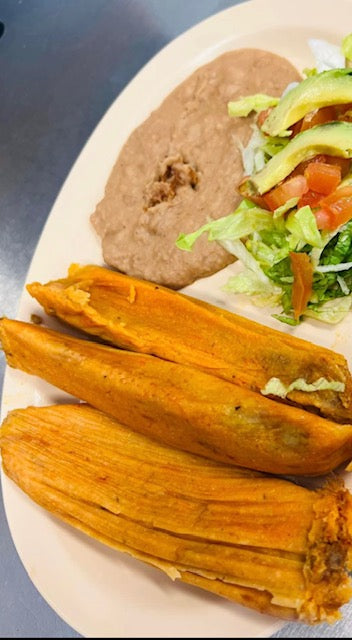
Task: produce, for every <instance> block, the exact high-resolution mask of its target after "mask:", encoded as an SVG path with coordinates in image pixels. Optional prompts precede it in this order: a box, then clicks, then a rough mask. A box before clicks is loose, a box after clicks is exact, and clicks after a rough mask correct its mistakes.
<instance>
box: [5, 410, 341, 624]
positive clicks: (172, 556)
mask: <svg viewBox="0 0 352 640" xmlns="http://www.w3.org/2000/svg"><path fill="white" fill-rule="evenodd" d="M0 446H1V454H2V463H3V468H4V471H5V473H6V474H7V475H8V476H9V477H10V478H11V479H12V480H14V481H15V482H16V483H17V485H18V486H19V487H20V488H21V489H22V490H23V491H25V492H26V493H27V494H28V496H29V497H30V498H31V499H33V500H34V501H35V502H37V503H38V504H39V505H41V506H42V507H44V508H45V509H47V510H48V511H50V512H51V513H53V514H54V515H55V516H57V517H58V518H60V519H61V520H63V521H65V522H67V523H69V524H70V525H72V526H73V527H76V528H77V529H79V530H81V531H83V532H84V533H86V534H88V535H89V536H91V537H93V538H95V539H97V540H99V541H100V542H102V543H104V544H106V545H109V546H110V547H113V548H115V549H118V550H120V551H123V552H126V553H128V554H130V555H132V556H134V557H135V558H137V559H139V560H142V561H144V562H146V563H148V564H151V565H153V566H154V567H157V568H159V569H161V570H162V571H164V572H165V573H166V574H167V575H168V576H169V577H170V578H172V579H173V580H177V579H179V580H181V581H184V582H186V583H189V584H192V585H195V586H198V587H201V588H203V589H206V590H209V591H211V592H213V593H215V594H218V595H220V596H223V597H225V598H228V599H230V600H232V601H234V602H236V603H240V604H242V605H245V606H247V607H251V608H253V609H256V610H259V611H260V612H263V613H269V614H272V615H276V616H278V617H281V618H284V619H289V620H292V619H299V620H300V621H302V622H304V623H307V624H314V623H317V622H322V621H327V622H334V621H335V620H336V619H337V618H339V617H340V612H339V608H340V607H341V606H342V605H343V604H344V603H346V602H347V601H348V600H349V598H350V597H351V595H352V588H351V581H350V578H349V576H348V570H349V569H351V567H352V565H351V542H352V538H351V522H352V520H351V516H352V500H351V495H350V494H349V492H348V491H347V490H346V489H345V488H344V486H343V483H342V481H337V480H335V481H332V482H330V483H327V484H325V486H323V487H322V488H320V489H319V490H309V489H307V488H304V487H301V486H298V485H297V484H295V483H293V482H290V481H288V480H283V479H279V478H273V477H271V476H265V475H263V474H260V473H257V472H254V471H250V470H247V469H238V468H236V467H229V466H226V465H222V464H220V463H216V462H211V461H208V460H205V459H204V458H200V457H198V456H194V455H191V454H188V453H185V452H182V451H177V450H175V449H172V448H170V447H167V446H165V445H162V444H159V443H158V442H156V441H153V440H150V439H148V438H146V437H144V436H142V435H140V434H137V433H134V432H132V431H130V430H129V429H127V428H126V427H125V426H123V425H121V424H120V423H119V422H117V421H115V420H112V419H111V418H109V417H108V416H106V415H104V414H103V413H101V412H99V411H97V410H95V409H93V408H91V407H89V406H87V405H82V404H79V405H65V404H63V405H57V406H52V407H41V408H38V407H29V408H27V409H18V410H15V411H12V412H10V413H9V414H8V416H7V418H6V419H5V420H4V422H3V425H2V427H1V430H0Z"/></svg>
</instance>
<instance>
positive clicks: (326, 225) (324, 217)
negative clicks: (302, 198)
mask: <svg viewBox="0 0 352 640" xmlns="http://www.w3.org/2000/svg"><path fill="white" fill-rule="evenodd" d="M313 213H314V216H315V220H316V223H317V227H318V229H320V230H321V231H332V230H333V229H334V218H333V215H332V214H331V213H330V211H328V210H327V209H316V210H315V211H313Z"/></svg>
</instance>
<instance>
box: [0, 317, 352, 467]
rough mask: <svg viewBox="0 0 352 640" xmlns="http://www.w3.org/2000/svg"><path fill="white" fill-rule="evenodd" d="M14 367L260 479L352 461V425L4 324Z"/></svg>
mask: <svg viewBox="0 0 352 640" xmlns="http://www.w3.org/2000/svg"><path fill="white" fill-rule="evenodd" d="M0 341H1V343H2V347H3V349H4V352H5V355H6V358H7V362H8V364H9V365H10V366H12V367H16V368H19V369H22V370H23V371H25V372H27V373H30V374H33V375H37V376H39V377H41V378H44V379H45V380H47V381H48V382H50V383H51V384H53V385H55V386H57V387H59V388H60V389H63V390H64V391H66V392H68V393H70V394H71V395H73V396H75V397H77V398H80V399H81V400H84V401H85V402H88V403H89V404H91V405H92V406H94V407H96V408H97V409H100V410H102V411H105V412H106V413H108V414H109V415H111V416H113V417H115V418H116V419H118V420H119V421H120V422H122V423H123V424H125V425H126V426H129V427H131V428H132V429H135V430H137V431H139V432H140V433H144V434H145V435H148V436H151V437H153V438H157V439H158V440H160V441H161V442H165V443H167V444H169V445H172V446H175V447H178V448H180V449H183V450H186V451H190V452H192V453H196V454H198V455H202V456H205V457H210V458H212V459H215V460H219V461H221V462H226V463H230V464H234V465H239V466H243V467H249V468H251V469H257V470H259V471H267V472H269V473H277V474H297V475H299V474H307V475H320V474H324V473H327V472H329V471H331V470H332V469H335V468H336V467H337V466H338V465H339V464H341V463H343V462H344V461H346V460H348V459H350V458H351V456H352V425H341V424H336V423H334V422H331V421H329V420H327V419H325V418H321V417H319V416H316V415H314V414H312V413H309V412H307V411H304V410H302V409H299V408H297V407H292V406H289V405H286V404H283V403H280V402H275V401H273V400H270V399H268V398H265V397H263V396H261V395H259V394H257V393H255V392H253V391H249V390H248V389H245V388H241V387H239V386H237V385H234V384H231V383H230V382H227V381H225V380H222V379H221V378H217V377H215V376H213V375H210V374H209V373H204V372H202V371H200V370H199V369H196V368H193V367H190V366H187V365H181V364H176V363H173V362H169V361H166V360H162V359H160V358H156V357H154V356H151V355H145V354H140V353H134V352H131V351H123V350H120V349H117V348H114V347H109V346H105V345H100V344H97V343H95V342H92V341H88V340H81V339H79V338H74V337H72V336H69V335H66V334H64V333H61V332H58V331H52V330H49V329H45V328H43V327H40V326H36V325H32V324H30V323H26V322H20V321H17V320H9V319H7V318H3V319H1V320H0Z"/></svg>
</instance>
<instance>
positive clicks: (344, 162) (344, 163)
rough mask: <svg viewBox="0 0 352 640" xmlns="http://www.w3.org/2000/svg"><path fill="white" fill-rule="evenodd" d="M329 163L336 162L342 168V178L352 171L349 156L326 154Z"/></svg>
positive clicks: (326, 160)
mask: <svg viewBox="0 0 352 640" xmlns="http://www.w3.org/2000/svg"><path fill="white" fill-rule="evenodd" d="M321 162H327V163H328V164H336V165H337V166H338V167H340V169H341V178H344V177H345V176H346V175H347V174H348V173H349V171H350V166H351V160H350V159H349V158H339V156H325V161H324V160H321Z"/></svg>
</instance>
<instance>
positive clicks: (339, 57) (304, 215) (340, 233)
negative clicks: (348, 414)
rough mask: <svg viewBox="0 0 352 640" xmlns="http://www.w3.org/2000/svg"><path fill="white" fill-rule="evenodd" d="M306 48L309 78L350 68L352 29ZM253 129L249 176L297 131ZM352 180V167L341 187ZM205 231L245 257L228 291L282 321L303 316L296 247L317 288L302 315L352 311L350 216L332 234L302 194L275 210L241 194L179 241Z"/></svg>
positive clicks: (247, 104) (188, 242)
mask: <svg viewBox="0 0 352 640" xmlns="http://www.w3.org/2000/svg"><path fill="white" fill-rule="evenodd" d="M309 46H310V48H311V50H312V53H313V56H314V59H315V66H314V67H313V68H312V69H305V70H304V72H303V73H304V74H305V75H306V76H307V77H308V76H312V75H317V74H319V73H321V72H323V71H328V70H331V72H330V73H335V74H336V73H337V74H340V75H344V74H346V73H347V72H348V69H346V66H348V64H347V65H346V66H345V63H346V61H351V62H352V33H351V34H349V35H348V36H346V37H345V38H344V39H343V41H342V45H341V47H338V46H337V45H335V44H332V43H330V42H326V41H325V40H318V39H311V40H310V41H309ZM350 66H352V64H351V65H350ZM336 69H337V70H338V71H332V70H336ZM328 75H330V74H328ZM298 84H299V83H290V84H289V85H288V86H287V87H286V89H285V91H284V92H283V94H282V96H284V95H286V94H287V93H288V92H290V91H294V89H295V87H297V85H298ZM282 96H281V97H282ZM280 100H281V98H275V97H272V96H268V95H265V94H256V95H254V96H247V97H243V98H241V99H240V100H237V101H233V102H229V103H228V113H229V115H230V116H232V117H246V116H248V115H249V114H250V113H252V112H256V113H259V112H260V111H263V110H265V109H268V108H271V107H275V106H276V105H277V104H278V103H279V102H280ZM351 115H352V109H351ZM251 128H252V135H251V137H250V139H249V141H248V143H247V145H246V146H243V145H242V143H241V142H238V145H239V148H240V150H241V154H242V162H243V167H244V171H245V174H246V175H249V176H250V175H253V174H255V173H257V172H258V171H260V170H261V169H262V168H263V167H264V166H265V164H266V163H267V162H268V161H269V160H270V158H272V157H274V156H275V155H276V154H277V153H279V152H280V151H281V150H282V149H283V148H284V147H285V146H286V145H287V144H290V139H289V138H290V134H291V133H292V132H291V131H282V132H280V134H279V135H278V136H269V135H266V134H265V133H264V131H263V130H262V129H261V128H259V127H258V125H257V124H254V123H252V124H251ZM351 185H352V172H350V173H349V174H348V175H347V176H345V177H344V179H343V181H342V182H341V184H340V186H341V187H343V186H351ZM264 200H265V199H264ZM264 206H265V205H264ZM202 234H205V235H206V237H207V238H208V241H210V242H211V241H216V242H218V243H219V244H220V245H221V246H222V247H224V248H225V249H226V250H227V251H228V252H229V253H231V254H233V255H234V256H235V257H236V258H237V259H238V261H239V262H240V265H241V270H240V271H239V272H238V273H237V274H236V275H234V276H232V277H231V278H230V279H229V281H228V283H227V285H226V287H225V290H226V291H229V292H233V293H241V294H245V295H248V296H250V298H251V300H252V301H253V302H254V303H255V304H260V305H262V304H266V305H270V306H274V305H280V306H281V309H282V312H281V314H279V315H275V314H273V317H274V318H277V319H278V320H279V321H280V322H283V323H286V324H289V325H292V326H294V325H297V324H299V323H300V322H301V320H302V317H301V318H300V319H298V320H297V319H295V317H294V310H293V302H292V298H293V287H294V284H295V283H294V277H293V273H292V267H291V258H290V253H291V252H292V251H294V252H304V253H305V254H306V255H307V256H308V257H309V260H310V263H311V265H312V268H313V283H312V292H311V296H310V300H309V302H308V305H307V308H306V309H305V311H304V314H303V316H304V317H311V318H314V319H318V320H320V321H323V322H327V323H330V324H335V323H337V322H340V321H341V320H342V319H343V318H344V317H345V316H346V315H347V313H348V312H349V311H350V309H351V308H352V220H350V221H349V222H347V223H345V224H343V225H341V226H340V227H339V228H337V229H335V230H334V231H333V232H329V231H324V230H321V231H320V230H319V229H318V227H317V223H316V218H315V215H314V212H313V210H312V208H311V207H310V206H303V207H300V206H299V198H290V199H289V200H288V201H287V202H286V203H284V204H283V205H282V206H280V207H278V208H277V209H275V211H273V212H272V211H268V210H267V209H266V208H262V207H261V206H257V205H256V204H254V202H252V201H251V200H249V199H246V198H244V199H243V200H242V202H241V203H240V205H239V206H238V207H237V209H236V210H235V211H234V212H232V213H230V214H229V215H227V216H224V217H222V218H219V219H217V220H209V221H208V222H207V223H206V224H204V225H203V226H202V227H201V228H200V229H197V230H195V231H193V232H192V233H187V234H184V233H183V234H180V236H179V237H178V239H177V242H176V244H177V246H178V247H179V248H180V249H183V250H185V251H191V250H192V248H193V246H194V244H195V242H196V241H197V240H198V238H199V237H200V236H201V235H202ZM296 382H297V381H296ZM303 382H304V381H303ZM317 382H320V381H317ZM300 383H301V381H300ZM314 384H315V383H314ZM324 384H325V383H324ZM329 384H330V383H329ZM295 388H298V387H295ZM306 390H307V389H306Z"/></svg>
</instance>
